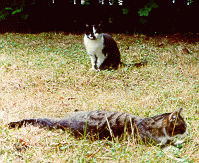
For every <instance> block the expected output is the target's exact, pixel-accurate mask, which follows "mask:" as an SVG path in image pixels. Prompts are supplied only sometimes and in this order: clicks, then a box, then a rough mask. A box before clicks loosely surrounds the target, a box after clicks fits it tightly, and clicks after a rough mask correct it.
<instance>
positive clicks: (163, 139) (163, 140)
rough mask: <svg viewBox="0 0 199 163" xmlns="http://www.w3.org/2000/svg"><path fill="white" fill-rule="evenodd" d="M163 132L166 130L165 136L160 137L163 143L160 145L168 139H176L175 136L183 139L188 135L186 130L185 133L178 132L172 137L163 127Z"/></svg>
mask: <svg viewBox="0 0 199 163" xmlns="http://www.w3.org/2000/svg"><path fill="white" fill-rule="evenodd" d="M163 132H164V134H165V136H164V137H160V138H159V140H160V141H161V143H160V144H159V145H163V144H165V143H166V142H167V140H174V139H175V138H179V139H183V138H185V137H186V136H187V135H188V132H187V131H186V132H185V133H184V134H178V135H175V136H172V137H170V136H169V135H167V132H166V129H165V128H164V129H163Z"/></svg>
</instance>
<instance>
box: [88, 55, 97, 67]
mask: <svg viewBox="0 0 199 163" xmlns="http://www.w3.org/2000/svg"><path fill="white" fill-rule="evenodd" d="M89 56H90V58H91V65H92V68H91V70H96V67H97V65H96V63H97V57H96V56H95V54H90V55H89Z"/></svg>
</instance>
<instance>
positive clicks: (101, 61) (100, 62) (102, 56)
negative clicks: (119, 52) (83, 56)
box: [97, 54, 106, 69]
mask: <svg viewBox="0 0 199 163" xmlns="http://www.w3.org/2000/svg"><path fill="white" fill-rule="evenodd" d="M105 58H106V57H105V56H104V55H103V54H102V55H101V56H100V57H98V58H97V68H98V69H100V68H101V65H102V63H103V62H104V60H105Z"/></svg>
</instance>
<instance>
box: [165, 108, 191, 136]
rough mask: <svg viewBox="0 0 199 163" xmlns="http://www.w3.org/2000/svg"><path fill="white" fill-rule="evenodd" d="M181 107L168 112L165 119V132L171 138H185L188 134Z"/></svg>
mask: <svg viewBox="0 0 199 163" xmlns="http://www.w3.org/2000/svg"><path fill="white" fill-rule="evenodd" d="M181 113H182V108H180V109H178V110H176V111H174V112H172V113H170V115H168V116H167V118H166V121H165V129H166V134H167V136H168V137H170V138H171V139H174V138H185V137H186V136H187V135H188V132H187V124H186V122H185V121H184V119H183V117H182V115H181Z"/></svg>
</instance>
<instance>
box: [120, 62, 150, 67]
mask: <svg viewBox="0 0 199 163" xmlns="http://www.w3.org/2000/svg"><path fill="white" fill-rule="evenodd" d="M120 64H122V65H123V66H127V67H141V66H145V65H147V61H142V62H137V63H132V64H125V63H123V62H120Z"/></svg>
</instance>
